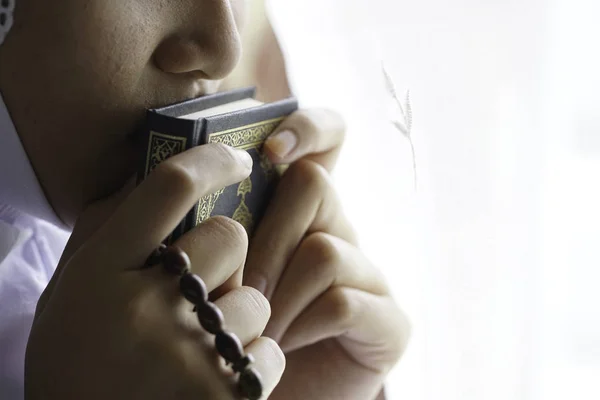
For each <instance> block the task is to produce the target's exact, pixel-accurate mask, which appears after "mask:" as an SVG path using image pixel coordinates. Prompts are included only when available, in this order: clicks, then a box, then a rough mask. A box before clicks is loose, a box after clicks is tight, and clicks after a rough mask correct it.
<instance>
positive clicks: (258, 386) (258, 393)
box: [238, 368, 263, 400]
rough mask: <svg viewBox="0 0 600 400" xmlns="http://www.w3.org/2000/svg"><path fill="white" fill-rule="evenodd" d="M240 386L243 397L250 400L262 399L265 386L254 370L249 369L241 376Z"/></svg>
mask: <svg viewBox="0 0 600 400" xmlns="http://www.w3.org/2000/svg"><path fill="white" fill-rule="evenodd" d="M238 385H239V390H240V393H241V394H242V396H244V397H246V398H248V399H249V400H258V399H260V398H261V397H262V392H263V386H262V382H261V377H260V374H259V373H258V371H257V370H255V369H254V368H248V369H247V370H245V371H244V372H242V373H241V374H240V380H239V383H238Z"/></svg>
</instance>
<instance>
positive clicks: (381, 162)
mask: <svg viewBox="0 0 600 400" xmlns="http://www.w3.org/2000/svg"><path fill="white" fill-rule="evenodd" d="M269 12H270V15H271V20H272V23H273V24H274V27H275V30H276V32H277V34H278V36H279V37H280V40H281V41H282V45H283V47H284V52H285V53H286V58H287V61H288V68H289V74H290V75H291V78H292V86H293V89H294V92H295V93H296V94H297V95H298V96H299V98H300V100H301V102H302V104H303V106H328V107H333V108H336V109H338V110H339V111H341V112H342V113H343V114H344V115H345V116H346V118H347V120H348V122H349V125H350V132H349V137H348V143H347V146H346V148H345V152H344V154H343V157H342V159H341V161H340V165H339V169H338V171H337V175H336V179H337V183H338V188H339V191H340V193H341V195H342V198H343V200H344V204H345V207H346V210H347V213H348V214H349V215H350V216H351V218H352V219H353V221H354V222H355V225H356V226H357V227H358V229H359V232H360V233H361V236H362V238H361V239H362V244H363V248H364V249H365V251H366V252H367V253H368V254H369V255H370V256H371V258H372V259H373V260H374V261H375V262H376V263H377V264H378V265H379V266H380V267H381V268H382V269H383V270H384V271H385V272H386V273H387V274H388V277H389V280H390V283H391V285H392V286H393V288H394V291H395V293H396V296H397V298H398V300H399V302H400V303H401V304H402V305H403V307H404V308H405V309H406V310H407V311H408V313H409V315H410V316H411V318H412V320H413V325H414V332H413V340H412V342H411V345H410V348H409V350H408V352H407V354H406V356H405V358H404V359H403V361H402V363H401V364H400V366H399V367H398V368H397V370H396V371H394V373H393V374H392V376H391V377H390V382H389V388H390V395H391V396H390V397H391V398H393V399H427V400H439V399H444V400H454V399H456V400H458V399H460V400H463V399H467V400H470V399H473V400H480V399H486V400H487V399H498V400H500V399H502V400H505V399H527V400H548V399H565V398H577V399H597V398H600V311H599V308H600V294H599V293H600V251H599V250H598V249H599V248H600V211H599V210H598V209H599V207H600V191H599V190H598V187H599V183H600V182H599V179H598V178H599V177H600V102H599V101H598V93H599V92H600V46H599V45H598V42H599V40H600V22H599V21H598V20H599V19H600V3H599V2H598V1H597V0H520V1H518V0H502V1H496V0H453V1H444V0H419V1H410V2H409V1H406V0H401V1H398V0H303V1H301V2H296V1H290V0H271V1H270V4H269ZM382 61H383V62H385V63H386V64H387V66H388V70H389V72H390V75H391V76H392V77H393V80H394V81H395V83H396V87H397V89H398V92H399V93H400V95H401V96H402V97H404V93H405V92H406V91H407V90H410V98H411V105H412V110H413V129H412V136H413V140H414V144H415V148H416V155H417V159H416V162H417V172H418V186H417V190H416V191H415V188H414V181H413V171H412V159H411V151H410V146H409V142H408V141H407V139H406V138H405V137H404V136H403V135H402V133H400V132H399V131H397V130H396V129H395V128H394V127H393V125H392V124H391V123H390V122H389V120H390V110H389V108H390V107H389V105H390V102H389V95H388V94H387V92H386V89H385V85H384V80H383V78H382V72H381V62H382Z"/></svg>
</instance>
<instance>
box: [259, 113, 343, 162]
mask: <svg viewBox="0 0 600 400" xmlns="http://www.w3.org/2000/svg"><path fill="white" fill-rule="evenodd" d="M345 132H346V124H345V123H344V120H343V119H342V117H341V116H340V115H339V114H338V113H336V112H334V111H332V110H326V109H311V110H301V111H297V112H295V113H294V114H292V115H291V116H289V117H288V118H287V119H286V120H285V121H283V122H282V123H281V125H280V126H279V127H278V128H277V130H276V131H275V132H274V134H273V135H272V136H271V137H270V138H269V139H268V140H267V141H266V143H265V146H264V149H265V152H266V154H267V155H268V156H269V158H270V159H271V161H272V162H273V163H275V164H290V163H292V162H294V161H296V160H299V159H300V158H303V157H305V158H307V159H310V160H312V161H315V162H316V163H318V164H321V165H322V166H323V167H324V168H326V169H327V170H331V169H332V168H333V166H334V165H335V162H336V160H337V158H338V155H339V152H340V149H341V147H342V144H343V142H344V136H345Z"/></svg>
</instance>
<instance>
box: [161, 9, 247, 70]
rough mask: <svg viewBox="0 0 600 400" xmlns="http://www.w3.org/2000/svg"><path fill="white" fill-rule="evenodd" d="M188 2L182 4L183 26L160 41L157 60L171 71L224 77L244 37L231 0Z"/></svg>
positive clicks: (232, 65) (236, 58)
mask: <svg viewBox="0 0 600 400" xmlns="http://www.w3.org/2000/svg"><path fill="white" fill-rule="evenodd" d="M185 3H186V4H189V7H181V8H180V9H181V15H180V19H179V21H181V22H180V26H179V30H178V31H177V32H174V33H173V34H172V35H170V36H169V37H167V38H166V39H165V40H164V41H163V42H161V43H160V44H159V45H158V47H157V48H156V50H155V52H154V63H155V64H156V66H157V67H158V68H159V69H161V70H163V71H165V72H168V73H174V74H185V73H193V74H194V75H195V77H196V78H198V79H222V78H224V77H225V76H227V75H228V74H229V73H230V72H231V71H232V70H233V69H234V67H235V66H236V64H237V63H238V61H239V59H240V56H241V39H240V35H239V31H238V28H237V25H236V21H235V16H234V13H233V10H232V7H231V3H230V0H200V1H199V0H193V1H186V2H185ZM184 8H185V9H184Z"/></svg>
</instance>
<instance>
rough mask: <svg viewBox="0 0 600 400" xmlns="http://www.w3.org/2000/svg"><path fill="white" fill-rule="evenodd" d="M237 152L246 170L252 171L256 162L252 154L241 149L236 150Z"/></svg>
mask: <svg viewBox="0 0 600 400" xmlns="http://www.w3.org/2000/svg"><path fill="white" fill-rule="evenodd" d="M236 151H237V152H238V154H239V156H240V159H241V160H242V162H243V163H244V165H245V166H246V168H248V169H252V166H253V165H254V160H252V156H251V155H250V153H248V152H247V151H246V150H240V149H236Z"/></svg>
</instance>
